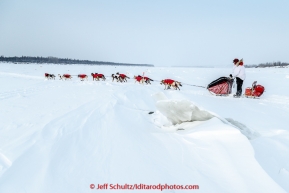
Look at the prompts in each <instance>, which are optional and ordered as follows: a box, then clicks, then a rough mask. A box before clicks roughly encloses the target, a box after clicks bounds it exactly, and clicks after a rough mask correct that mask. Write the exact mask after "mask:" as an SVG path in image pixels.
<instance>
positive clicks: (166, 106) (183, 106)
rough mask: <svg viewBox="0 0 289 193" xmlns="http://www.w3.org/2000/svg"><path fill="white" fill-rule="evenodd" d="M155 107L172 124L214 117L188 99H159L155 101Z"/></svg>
mask: <svg viewBox="0 0 289 193" xmlns="http://www.w3.org/2000/svg"><path fill="white" fill-rule="evenodd" d="M156 107H157V110H159V111H160V112H161V113H162V114H163V115H164V116H166V117H167V119H168V120H169V121H171V122H172V124H181V123H183V122H193V121H207V120H209V119H211V118H213V117H214V115H212V114H211V113H209V112H208V111H205V110H201V109H199V108H198V107H197V106H196V105H195V104H193V103H192V102H190V101H188V100H160V101H158V102H157V103H156Z"/></svg>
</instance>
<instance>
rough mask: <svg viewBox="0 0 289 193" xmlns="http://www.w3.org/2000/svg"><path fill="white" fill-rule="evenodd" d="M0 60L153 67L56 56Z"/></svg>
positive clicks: (3, 60)
mask: <svg viewBox="0 0 289 193" xmlns="http://www.w3.org/2000/svg"><path fill="white" fill-rule="evenodd" d="M0 62H9V63H10V62H11V63H23V64H29V63H37V64H89V65H113V66H149V67H153V66H154V65H152V64H129V63H114V62H103V61H90V60H76V59H69V58H56V57H51V56H49V57H31V56H22V57H16V56H15V57H4V56H1V57H0Z"/></svg>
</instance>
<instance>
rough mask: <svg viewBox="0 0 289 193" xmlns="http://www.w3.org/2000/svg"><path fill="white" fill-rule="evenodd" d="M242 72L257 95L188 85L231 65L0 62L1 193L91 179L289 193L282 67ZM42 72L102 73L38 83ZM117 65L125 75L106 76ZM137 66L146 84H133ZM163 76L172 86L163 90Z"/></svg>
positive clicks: (72, 185)
mask: <svg viewBox="0 0 289 193" xmlns="http://www.w3.org/2000/svg"><path fill="white" fill-rule="evenodd" d="M246 71H247V79H246V80H245V82H244V86H243V90H245V88H246V87H249V86H250V85H251V84H252V82H253V81H255V80H257V81H258V83H260V84H262V85H263V86H264V87H265V89H266V92H265V93H264V95H263V96H262V97H261V98H260V99H248V98H239V99H238V98H233V97H232V96H229V97H217V96H213V95H211V94H210V93H209V92H208V91H207V90H206V89H204V88H200V87H193V86H190V85H188V84H191V85H192V84H194V85H200V86H207V85H208V84H209V83H210V82H211V81H213V80H215V79H217V78H219V77H221V76H226V75H228V74H230V73H231V69H230V68H165V67H154V68H147V67H120V66H117V67H114V66H89V65H37V64H25V65H21V64H7V63H0V192H1V193H14V192H15V193H22V192H23V193H24V192H29V193H39V192H43V193H51V192H70V193H72V192H95V191H97V190H95V189H94V190H92V189H90V184H95V185H97V184H104V183H109V184H117V183H118V184H135V183H137V184H139V183H142V184H148V185H150V184H151V185H157V184H159V183H161V184H178V185H190V184H192V185H199V190H195V191H196V192H222V193H223V192H242V193H243V192H252V193H255V192H262V193H263V192H278V193H279V192H289V183H288V182H289V128H288V123H289V121H288V117H289V116H288V115H289V90H288V87H289V79H288V77H289V69H288V68H282V69H281V68H266V69H255V68H254V69H246ZM46 72H47V73H54V74H55V75H57V74H64V73H70V74H72V75H77V74H80V73H86V74H88V75H90V73H92V72H98V73H103V74H105V75H106V76H107V80H106V81H98V82H96V81H94V82H93V81H92V78H91V76H89V80H88V81H80V80H79V79H78V78H77V77H76V76H73V78H72V80H67V81H61V80H58V77H57V78H56V80H45V79H44V73H46ZM116 72H120V73H126V74H127V75H128V76H130V77H131V79H129V80H128V82H127V83H117V82H112V81H111V79H110V77H109V76H110V75H111V74H112V73H116ZM143 72H144V73H145V75H146V76H149V77H150V78H152V79H154V80H155V81H154V82H152V85H140V84H138V83H135V82H134V80H133V79H132V78H133V75H138V74H140V75H142V73H143ZM165 78H171V79H175V80H178V81H181V82H182V84H183V87H181V91H176V90H163V89H164V86H163V85H160V84H159V82H158V81H159V80H161V79H165ZM157 80H158V81H157ZM149 112H154V113H153V114H148V113H149ZM115 191H116V190H112V192H115ZM118 191H119V192H130V191H131V190H127V191H125V190H123V191H121V190H118ZM157 191H159V190H155V191H154V192H157ZM100 192H109V190H105V191H100ZM138 192H152V191H148V190H144V191H141V190H138ZM164 192H188V190H183V191H181V190H164Z"/></svg>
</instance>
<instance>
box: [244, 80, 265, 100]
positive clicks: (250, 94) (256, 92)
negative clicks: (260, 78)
mask: <svg viewBox="0 0 289 193" xmlns="http://www.w3.org/2000/svg"><path fill="white" fill-rule="evenodd" d="M264 91H265V88H264V86H262V85H259V84H257V81H254V82H253V84H252V87H247V88H246V90H245V94H244V96H245V97H247V98H259V97H260V96H261V95H262V94H263V93H264Z"/></svg>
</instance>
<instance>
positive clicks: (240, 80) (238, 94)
mask: <svg viewBox="0 0 289 193" xmlns="http://www.w3.org/2000/svg"><path fill="white" fill-rule="evenodd" d="M236 82H237V93H236V95H237V96H241V95H242V86H243V80H242V79H241V78H239V77H236Z"/></svg>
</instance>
